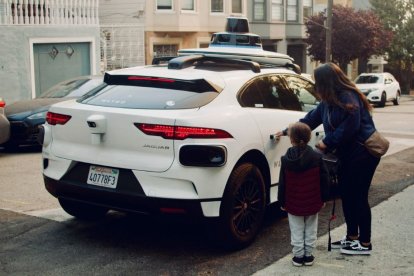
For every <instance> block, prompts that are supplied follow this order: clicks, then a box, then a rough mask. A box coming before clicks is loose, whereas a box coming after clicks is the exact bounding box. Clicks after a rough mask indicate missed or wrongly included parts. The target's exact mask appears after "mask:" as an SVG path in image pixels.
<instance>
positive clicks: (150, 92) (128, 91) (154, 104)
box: [79, 84, 219, 109]
mask: <svg viewBox="0 0 414 276" xmlns="http://www.w3.org/2000/svg"><path fill="white" fill-rule="evenodd" d="M217 95H219V93H218V92H217V91H211V92H209V91H207V92H200V93H197V92H193V91H186V90H178V89H168V88H167V84H163V87H162V88H161V87H148V86H137V85H134V86H131V85H104V87H102V88H101V89H97V90H95V91H93V92H92V93H88V95H86V96H85V97H83V98H81V99H80V100H79V102H81V103H85V104H90V105H98V106H108V107H120V108H133V109H184V108H197V107H201V106H203V105H206V104H208V103H209V102H211V101H212V100H213V99H215V97H217Z"/></svg>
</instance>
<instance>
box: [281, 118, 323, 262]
mask: <svg viewBox="0 0 414 276" xmlns="http://www.w3.org/2000/svg"><path fill="white" fill-rule="evenodd" d="M288 135H289V137H290V142H291V144H292V147H290V148H289V149H288V151H287V152H286V154H285V155H284V156H282V162H281V163H282V164H281V169H280V179H279V191H278V201H279V203H280V206H281V208H282V210H286V212H287V213H288V218H289V227H290V232H291V244H292V246H293V250H292V252H293V259H292V263H293V265H295V266H302V265H307V266H310V265H313V262H314V259H315V258H314V256H313V255H312V251H313V249H314V248H315V244H316V239H317V230H318V212H319V211H320V209H321V208H322V207H323V206H324V202H325V201H327V200H328V195H326V191H327V189H326V185H328V175H327V172H326V170H325V168H324V166H323V165H322V155H321V154H320V153H318V152H316V151H314V150H313V149H312V148H311V147H310V146H309V145H308V142H309V140H310V137H311V130H310V128H309V126H308V125H306V124H304V123H300V122H298V123H295V124H292V125H290V126H289V129H288Z"/></svg>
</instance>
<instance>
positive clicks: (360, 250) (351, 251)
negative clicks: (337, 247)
mask: <svg viewBox="0 0 414 276" xmlns="http://www.w3.org/2000/svg"><path fill="white" fill-rule="evenodd" d="M371 251H372V244H370V245H369V246H363V245H361V243H360V242H359V241H353V242H352V244H351V245H349V246H346V247H343V248H341V253H342V254H347V255H371Z"/></svg>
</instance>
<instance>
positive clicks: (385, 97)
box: [378, 92, 387, 107]
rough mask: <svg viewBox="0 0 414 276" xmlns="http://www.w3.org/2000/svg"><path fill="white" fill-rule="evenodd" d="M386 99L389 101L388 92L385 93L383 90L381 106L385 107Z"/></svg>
mask: <svg viewBox="0 0 414 276" xmlns="http://www.w3.org/2000/svg"><path fill="white" fill-rule="evenodd" d="M386 101H387V94H385V92H382V94H381V101H380V102H379V104H378V106H379V107H384V106H385V103H386Z"/></svg>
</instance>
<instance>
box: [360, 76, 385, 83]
mask: <svg viewBox="0 0 414 276" xmlns="http://www.w3.org/2000/svg"><path fill="white" fill-rule="evenodd" d="M381 82H382V78H380V77H379V76H359V77H358V78H357V79H356V80H355V83H381Z"/></svg>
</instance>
